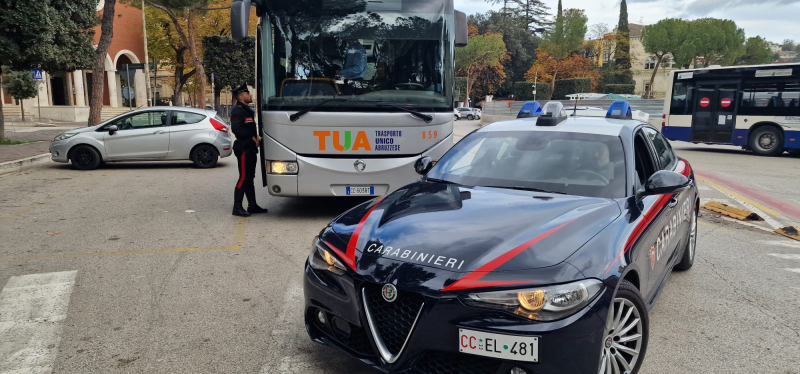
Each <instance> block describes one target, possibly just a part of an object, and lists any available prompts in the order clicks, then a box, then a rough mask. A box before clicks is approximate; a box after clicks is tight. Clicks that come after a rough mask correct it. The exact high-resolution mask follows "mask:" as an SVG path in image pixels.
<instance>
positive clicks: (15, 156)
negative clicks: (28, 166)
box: [0, 123, 86, 163]
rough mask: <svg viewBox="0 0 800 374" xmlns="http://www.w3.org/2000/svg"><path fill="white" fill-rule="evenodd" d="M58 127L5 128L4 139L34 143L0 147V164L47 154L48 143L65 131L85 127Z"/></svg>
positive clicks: (70, 125) (63, 124)
mask: <svg viewBox="0 0 800 374" xmlns="http://www.w3.org/2000/svg"><path fill="white" fill-rule="evenodd" d="M58 126H59V127H20V126H13V127H6V131H5V133H6V138H8V139H9V140H14V141H34V142H35V143H28V144H20V145H0V163H3V162H8V161H14V160H19V159H23V158H27V157H31V156H38V155H40V154H43V153H48V152H49V148H50V141H51V140H53V138H54V137H55V136H56V135H58V134H60V133H62V132H64V131H67V130H71V129H74V128H78V127H81V126H86V125H85V124H81V123H58Z"/></svg>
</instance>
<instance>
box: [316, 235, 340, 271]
mask: <svg viewBox="0 0 800 374" xmlns="http://www.w3.org/2000/svg"><path fill="white" fill-rule="evenodd" d="M308 264H309V265H311V267H312V268H314V269H316V270H327V271H330V272H331V273H334V274H337V275H342V274H344V272H345V270H346V269H345V267H344V264H343V263H342V262H341V261H339V259H338V258H336V256H334V254H333V253H331V251H330V250H329V249H328V248H326V246H325V244H323V243H321V242H320V241H319V239H318V238H316V237H315V238H314V244H312V245H311V255H309V256H308Z"/></svg>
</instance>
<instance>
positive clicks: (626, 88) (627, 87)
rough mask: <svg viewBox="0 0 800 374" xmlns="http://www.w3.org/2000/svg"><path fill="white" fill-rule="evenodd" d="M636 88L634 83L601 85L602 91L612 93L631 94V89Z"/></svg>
mask: <svg viewBox="0 0 800 374" xmlns="http://www.w3.org/2000/svg"><path fill="white" fill-rule="evenodd" d="M635 90H636V85H635V84H607V85H605V86H603V93H607V94H609V93H613V94H617V95H619V94H623V95H625V94H628V95H633V91H635Z"/></svg>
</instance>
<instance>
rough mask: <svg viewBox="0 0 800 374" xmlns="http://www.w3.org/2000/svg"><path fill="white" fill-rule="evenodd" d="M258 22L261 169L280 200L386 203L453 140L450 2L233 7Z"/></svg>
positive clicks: (237, 32) (299, 0)
mask: <svg viewBox="0 0 800 374" xmlns="http://www.w3.org/2000/svg"><path fill="white" fill-rule="evenodd" d="M251 3H252V4H253V5H255V6H256V11H257V14H258V16H259V26H258V27H259V29H258V30H259V31H258V35H257V37H256V38H257V52H256V54H257V56H256V59H257V66H258V68H257V72H256V76H257V84H256V85H257V90H258V95H257V106H258V108H259V110H258V115H259V121H258V123H259V127H260V130H261V131H262V132H263V134H264V135H263V137H264V143H263V146H262V152H261V155H262V172H263V175H264V176H265V178H264V179H265V186H266V187H268V189H269V192H270V194H272V195H276V196H352V195H367V196H369V195H372V196H380V195H383V194H386V193H387V192H389V191H392V190H394V189H397V188H399V187H401V186H403V185H405V184H408V183H410V182H413V181H414V180H416V179H418V178H419V175H417V174H416V173H415V171H414V163H415V161H416V160H418V159H419V158H420V157H423V156H428V157H431V158H432V159H433V160H438V159H439V157H441V156H442V155H443V154H444V153H445V152H446V151H447V150H448V149H449V148H450V147H451V146H452V144H453V117H454V116H453V109H454V108H453V103H454V97H453V86H454V85H453V81H454V70H455V63H454V51H455V49H454V47H455V46H457V45H459V46H460V45H465V44H466V41H467V31H466V30H467V26H466V15H465V14H464V13H461V12H458V11H455V10H454V9H453V0H382V1H365V0H291V1H286V0H252V1H250V0H235V1H234V2H233V5H232V8H231V24H232V32H233V34H234V37H235V38H242V37H244V36H246V34H247V24H248V23H247V22H248V20H247V18H248V17H247V15H248V14H249V9H250V6H251Z"/></svg>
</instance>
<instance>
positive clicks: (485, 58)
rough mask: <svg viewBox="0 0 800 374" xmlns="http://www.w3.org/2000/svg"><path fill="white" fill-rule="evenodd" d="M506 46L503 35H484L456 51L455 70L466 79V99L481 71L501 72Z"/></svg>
mask: <svg viewBox="0 0 800 374" xmlns="http://www.w3.org/2000/svg"><path fill="white" fill-rule="evenodd" d="M507 53H508V52H507V51H506V44H505V43H504V42H503V35H500V34H492V33H490V34H485V35H477V36H475V37H473V38H470V39H469V42H468V43H467V46H466V47H462V48H457V49H456V56H455V57H456V69H457V72H458V73H459V74H460V75H463V76H466V77H467V97H468V98H469V97H471V96H470V91H471V90H472V86H473V85H474V84H475V81H476V79H477V77H478V75H477V73H478V72H479V71H480V70H481V69H486V68H492V69H495V70H500V71H502V70H503V65H502V60H503V59H504V58H505V57H506V54H507Z"/></svg>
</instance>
